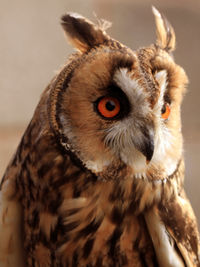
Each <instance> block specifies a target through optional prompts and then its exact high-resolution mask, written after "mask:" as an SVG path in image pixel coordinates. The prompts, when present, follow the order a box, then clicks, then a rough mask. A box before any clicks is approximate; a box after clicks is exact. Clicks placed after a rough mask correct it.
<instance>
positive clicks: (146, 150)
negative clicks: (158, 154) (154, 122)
mask: <svg viewBox="0 0 200 267" xmlns="http://www.w3.org/2000/svg"><path fill="white" fill-rule="evenodd" d="M142 134H143V138H142V140H143V141H142V143H140V144H136V148H137V149H138V150H139V151H140V152H141V153H142V154H143V155H144V156H145V157H146V162H147V164H148V163H149V162H150V161H151V159H152V157H153V153H154V132H153V130H152V129H150V130H147V129H145V130H144V129H143V130H142Z"/></svg>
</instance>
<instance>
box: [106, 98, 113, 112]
mask: <svg viewBox="0 0 200 267" xmlns="http://www.w3.org/2000/svg"><path fill="white" fill-rule="evenodd" d="M106 109H107V110H109V111H113V110H114V109H115V102H114V101H112V100H109V101H108V102H106Z"/></svg>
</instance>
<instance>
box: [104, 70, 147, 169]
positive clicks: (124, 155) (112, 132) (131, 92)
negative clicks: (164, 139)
mask: <svg viewBox="0 0 200 267" xmlns="http://www.w3.org/2000/svg"><path fill="white" fill-rule="evenodd" d="M114 82H115V83H116V84H117V85H118V86H119V87H120V88H121V90H122V91H123V92H124V93H125V94H126V96H127V98H128V100H129V102H130V105H131V111H130V114H129V115H128V116H127V117H126V118H124V119H122V120H121V121H117V122H116V123H115V124H114V125H113V126H112V127H111V128H109V129H108V130H107V135H106V137H105V143H106V145H108V146H109V147H111V148H112V150H113V151H114V153H115V154H116V155H118V156H120V158H121V159H122V161H123V162H125V163H126V164H127V165H129V166H131V167H133V168H134V172H135V173H144V172H145V169H146V166H147V164H146V158H145V157H144V155H143V154H142V153H141V152H139V151H138V150H137V149H136V148H135V146H134V145H133V140H134V141H135V142H138V144H140V143H142V142H143V140H142V138H143V137H142V135H141V132H140V131H139V130H138V129H139V128H142V126H143V125H144V121H141V118H144V117H146V116H147V115H148V114H149V112H150V106H149V103H148V101H146V99H147V98H148V93H147V92H146V91H144V89H143V87H142V86H140V84H139V82H138V80H136V79H133V78H132V77H131V75H130V74H129V73H128V70H127V69H125V68H122V69H119V70H117V71H116V73H115V74H114Z"/></svg>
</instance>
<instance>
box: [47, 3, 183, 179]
mask: <svg viewBox="0 0 200 267" xmlns="http://www.w3.org/2000/svg"><path fill="white" fill-rule="evenodd" d="M153 13H154V16H155V21H156V30H157V40H156V42H155V44H152V45H150V46H148V47H145V48H141V49H138V50H136V51H133V50H131V49H130V48H128V47H126V46H124V45H123V44H121V43H120V42H118V41H116V40H114V39H112V38H111V37H110V36H109V35H107V33H106V32H105V29H106V27H107V26H108V23H106V22H102V21H101V22H100V23H99V25H94V24H93V23H92V22H91V21H89V20H87V19H85V18H84V17H82V16H80V15H78V14H74V13H69V14H67V15H65V16H63V17H62V22H61V24H62V26H63V28H64V31H65V33H66V35H67V36H68V38H69V40H70V42H71V43H72V44H73V46H75V48H76V49H77V50H78V52H76V53H75V54H74V55H73V56H72V57H71V58H70V60H69V62H68V63H67V64H66V66H64V68H63V69H62V71H61V72H60V73H59V74H58V75H57V77H56V79H55V80H54V81H53V83H52V85H51V98H50V112H49V114H50V120H51V125H52V127H53V129H54V132H55V133H56V134H57V136H59V140H60V143H61V144H62V145H63V146H64V148H65V149H70V150H72V151H73V153H75V154H76V156H77V157H78V158H79V159H80V160H81V161H82V163H83V164H84V165H85V166H86V167H87V168H88V169H89V170H91V171H92V172H94V173H97V174H99V173H101V172H103V171H105V170H106V169H108V168H109V169H111V168H112V166H113V168H116V166H117V165H119V166H121V165H123V166H126V167H127V168H128V169H129V170H131V175H133V176H135V177H146V176H148V178H150V179H151V177H152V179H154V178H155V179H164V178H165V177H166V176H169V175H171V174H172V173H173V172H174V171H175V169H176V167H177V165H178V163H179V161H180V159H181V156H182V134H181V121H180V105H181V100H182V95H183V92H184V91H185V85H186V83H187V77H186V75H185V72H184V70H183V69H182V68H181V67H180V66H178V65H177V64H176V63H175V62H174V59H173V57H172V51H173V50H174V48H175V34H174V31H173V28H172V27H171V25H170V24H169V22H168V21H167V20H166V18H165V17H164V16H163V15H161V14H160V13H159V12H158V10H156V9H155V8H153ZM111 178H112V177H111Z"/></svg>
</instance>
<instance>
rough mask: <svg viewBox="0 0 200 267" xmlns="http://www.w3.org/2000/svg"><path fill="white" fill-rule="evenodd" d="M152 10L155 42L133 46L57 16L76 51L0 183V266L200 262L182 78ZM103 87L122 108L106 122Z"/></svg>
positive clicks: (169, 39)
mask: <svg viewBox="0 0 200 267" xmlns="http://www.w3.org/2000/svg"><path fill="white" fill-rule="evenodd" d="M153 11H154V15H155V18H156V25H157V42H156V44H154V45H151V46H149V47H146V48H141V49H139V50H137V51H132V50H130V49H129V48H127V47H126V46H124V45H122V44H121V43H119V42H118V41H116V40H113V39H111V37H109V36H108V35H107V34H106V33H105V29H104V26H105V25H106V23H105V22H104V23H103V24H102V25H101V26H95V25H93V24H92V23H91V22H90V21H88V20H86V19H85V18H83V17H81V16H80V15H77V14H67V15H65V16H63V18H62V26H63V28H64V30H65V32H66V34H67V35H68V37H69V38H70V41H71V43H72V44H73V45H74V46H75V47H76V48H77V49H78V50H79V52H77V53H74V54H73V55H72V56H71V57H70V59H69V60H68V62H67V63H66V65H65V66H64V67H63V68H62V69H61V71H60V72H59V73H58V74H57V75H56V77H54V79H53V80H52V81H51V83H50V84H49V86H48V87H47V89H46V90H45V91H44V93H43V95H42V97H41V100H40V103H39V104H38V107H37V108H36V111H35V114H34V116H33V118H32V120H31V122H30V124H29V126H28V128H27V130H26V131H25V134H24V136H23V138H22V140H21V143H20V145H19V147H18V149H17V151H16V153H15V155H14V157H13V159H12V161H11V162H10V164H9V166H8V168H7V170H6V172H5V175H4V177H3V179H2V182H1V187H0V190H1V191H0V237H1V239H0V266H1V267H6V266H7V267H23V266H28V267H33V266H38V267H39V266H40V267H50V266H51V267H54V266H55V267H58V266H59V267H64V266H66V267H68V266H69V267H70V266H80V267H86V266H87V267H95V266H96V267H101V266H102V267H103V266H104V267H110V266H116V267H117V266H118V267H121V266H136V267H139V266H163V267H165V266H175V267H179V266H200V243H199V233H198V229H197V223H196V218H195V216H194V214H193V211H192V208H191V205H190V203H189V201H188V199H187V197H186V196H185V193H184V189H183V182H184V161H183V156H182V135H181V122H180V104H181V100H182V95H183V93H184V91H185V85H186V84H187V77H186V75H185V72H184V70H183V69H182V68H181V67H180V66H178V65H176V64H175V63H174V60H173V58H172V56H171V52H172V51H173V50H174V46H175V35H174V31H173V29H172V27H171V26H170V24H169V23H168V21H167V20H166V19H165V18H164V17H163V15H161V14H160V13H159V12H158V11H157V10H156V9H153ZM110 92H112V94H113V95H117V96H118V97H119V96H120V97H121V98H120V100H121V101H122V102H121V108H122V107H123V108H124V109H123V110H122V111H123V112H122V113H119V116H118V117H116V118H115V119H105V118H102V116H100V114H99V113H98V112H97V110H96V101H97V99H99V98H100V97H102V96H104V95H107V94H108V93H109V94H110ZM123 101H124V102H123ZM166 102H167V103H168V104H169V105H170V108H171V113H170V117H169V119H167V120H163V119H162V116H161V111H162V106H163V105H165V103H166ZM123 105H124V106H123ZM146 159H147V160H148V161H146Z"/></svg>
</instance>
